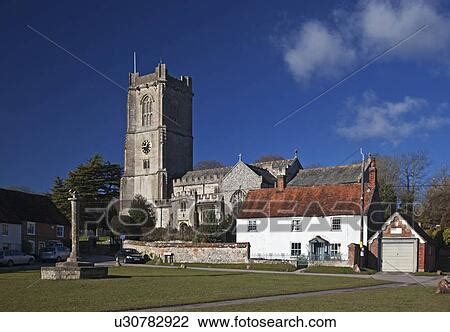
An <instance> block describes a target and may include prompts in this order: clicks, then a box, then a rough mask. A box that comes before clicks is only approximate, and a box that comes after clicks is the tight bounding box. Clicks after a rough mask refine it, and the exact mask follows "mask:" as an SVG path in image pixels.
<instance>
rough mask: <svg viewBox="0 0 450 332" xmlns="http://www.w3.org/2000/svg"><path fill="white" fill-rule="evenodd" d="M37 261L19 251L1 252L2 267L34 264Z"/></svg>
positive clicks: (0, 262)
mask: <svg viewBox="0 0 450 332" xmlns="http://www.w3.org/2000/svg"><path fill="white" fill-rule="evenodd" d="M34 262H35V259H34V257H33V256H31V255H27V254H24V253H23V252H21V251H19V250H0V264H1V265H8V266H13V265H18V264H34Z"/></svg>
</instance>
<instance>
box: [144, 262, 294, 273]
mask: <svg viewBox="0 0 450 332" xmlns="http://www.w3.org/2000/svg"><path fill="white" fill-rule="evenodd" d="M148 264H149V265H154V262H152V261H149V262H148ZM159 265H163V266H170V265H173V266H180V265H181V263H174V264H164V263H163V264H159ZM184 265H186V266H187V267H207V268H218V269H238V270H258V271H281V272H293V271H295V270H296V267H295V266H294V265H292V264H289V263H279V264H267V263H256V264H251V263H250V264H240V263H236V264H207V263H188V264H184ZM247 265H248V266H249V267H250V268H249V269H247Z"/></svg>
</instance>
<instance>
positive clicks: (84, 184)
mask: <svg viewBox="0 0 450 332" xmlns="http://www.w3.org/2000/svg"><path fill="white" fill-rule="evenodd" d="M121 176H122V167H121V166H120V165H118V164H111V163H110V162H108V161H105V160H104V159H103V158H102V157H101V156H100V155H98V154H96V155H94V156H93V157H92V158H91V159H89V160H88V161H87V162H86V163H83V164H81V165H79V166H77V167H76V168H75V169H74V170H72V171H70V172H69V174H68V176H67V178H66V179H62V178H60V177H57V178H56V179H55V181H54V183H53V188H52V189H51V194H50V197H51V199H52V201H53V202H54V203H55V205H56V206H57V207H58V208H59V209H60V210H61V212H62V213H63V214H64V215H65V216H66V217H67V218H68V219H70V202H69V201H68V200H67V199H68V198H69V189H72V190H75V191H76V192H77V194H78V196H79V198H80V201H81V202H82V203H83V204H85V205H86V206H89V207H104V206H105V205H106V204H107V203H108V202H109V201H111V200H112V199H113V198H116V197H118V196H119V188H120V178H121ZM82 213H83V211H82ZM92 218H94V216H90V217H88V216H86V215H83V214H82V220H87V219H89V220H93V219H92ZM94 220H96V219H94Z"/></svg>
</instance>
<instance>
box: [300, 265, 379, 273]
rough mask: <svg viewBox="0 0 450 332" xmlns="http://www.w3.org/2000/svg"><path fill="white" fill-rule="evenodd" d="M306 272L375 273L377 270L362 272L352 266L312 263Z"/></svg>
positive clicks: (363, 270)
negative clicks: (356, 270) (357, 271)
mask: <svg viewBox="0 0 450 332" xmlns="http://www.w3.org/2000/svg"><path fill="white" fill-rule="evenodd" d="M304 272H306V273H333V274H374V273H376V271H375V270H371V269H362V270H361V272H360V273H356V272H355V271H353V269H352V268H351V267H345V266H323V265H311V266H308V267H307V268H306V269H305V270H304Z"/></svg>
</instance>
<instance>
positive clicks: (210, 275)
mask: <svg viewBox="0 0 450 332" xmlns="http://www.w3.org/2000/svg"><path fill="white" fill-rule="evenodd" d="M242 275H246V273H227V274H189V275H166V274H162V275H145V274H144V275H109V276H108V279H110V278H111V279H114V278H117V279H120V278H191V277H204V278H205V277H208V278H209V277H228V276H242Z"/></svg>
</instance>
